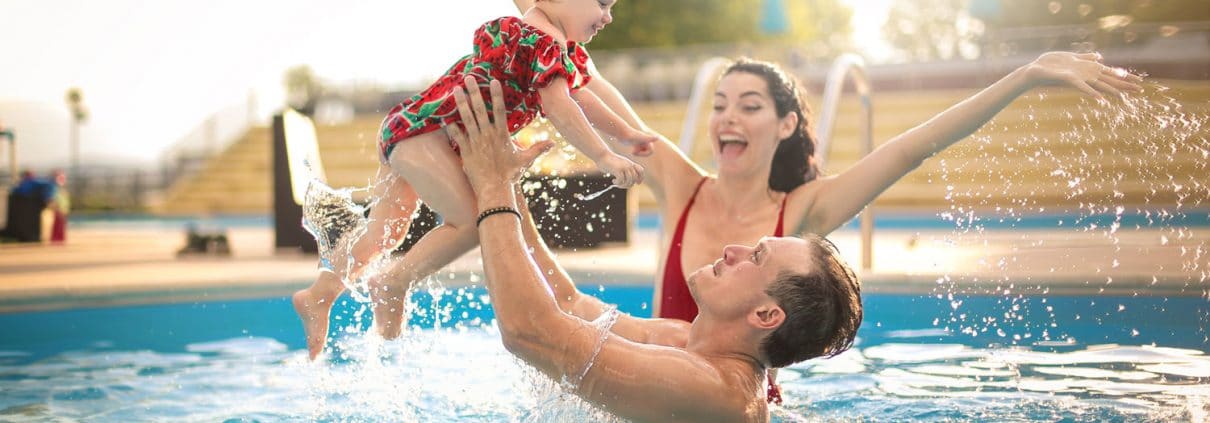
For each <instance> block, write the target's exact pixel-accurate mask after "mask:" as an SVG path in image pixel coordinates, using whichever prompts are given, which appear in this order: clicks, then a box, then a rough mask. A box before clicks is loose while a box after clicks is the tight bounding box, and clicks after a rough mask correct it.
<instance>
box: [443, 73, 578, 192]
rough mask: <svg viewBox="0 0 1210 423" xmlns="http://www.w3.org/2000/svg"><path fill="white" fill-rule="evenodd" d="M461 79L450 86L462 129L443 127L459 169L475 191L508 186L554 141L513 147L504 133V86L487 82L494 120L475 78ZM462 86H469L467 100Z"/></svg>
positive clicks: (507, 135)
mask: <svg viewBox="0 0 1210 423" xmlns="http://www.w3.org/2000/svg"><path fill="white" fill-rule="evenodd" d="M463 83H464V85H463V86H461V87H458V88H457V89H455V90H454V100H455V101H456V102H457V103H458V114H459V116H461V117H462V124H463V126H465V127H466V131H465V132H463V131H462V130H461V129H459V128H458V126H457V125H450V126H448V127H446V131H447V132H449V134H450V137H451V138H453V139H454V142H455V143H457V144H458V149H459V150H460V151H461V152H462V169H463V170H464V171H465V172H466V177H467V179H468V180H470V183H471V188H473V189H474V190H475V192H476V193H479V192H481V190H483V189H485V188H488V187H494V186H496V185H503V187H507V186H511V185H512V184H514V183H515V182H516V181H517V180H518V179H520V177H521V172H522V171H524V170H525V169H526V168H528V167H529V165H530V164H532V163H533V162H534V160H536V159H537V158H538V156H541V155H542V153H545V152H546V151H547V150H549V149H550V147H551V146H553V145H554V143H553V142H551V141H540V142H537V143H534V145H532V146H530V147H529V148H527V149H525V150H519V149H517V146H516V145H515V144H513V142H512V139H511V137H510V135H509V133H508V119H506V118H505V116H508V115H507V114H506V113H505V112H504V90H503V89H501V88H500V81H497V80H492V81H491V85H490V86H491V89H490V90H491V94H492V114H491V115H490V116H496V117H497V118H496V119H495V121H494V122H493V121H492V119H491V118H490V116H489V115H488V113H487V106H486V105H485V104H484V103H483V96H482V95H481V94H480V93H479V88H478V84H477V83H476V82H475V78H474V77H472V76H467V77H466V79H464V80H463ZM466 87H471V90H470V93H469V96H470V100H469V101H468V100H467V95H468V94H467V91H466V90H465V89H466ZM493 184H494V185H493ZM503 187H501V188H503Z"/></svg>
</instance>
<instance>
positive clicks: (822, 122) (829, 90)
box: [816, 53, 874, 270]
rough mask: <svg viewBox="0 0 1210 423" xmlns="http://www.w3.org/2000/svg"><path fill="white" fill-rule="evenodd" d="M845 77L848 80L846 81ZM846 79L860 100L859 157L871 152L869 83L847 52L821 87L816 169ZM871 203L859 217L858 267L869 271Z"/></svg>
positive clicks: (827, 147) (826, 150)
mask: <svg viewBox="0 0 1210 423" xmlns="http://www.w3.org/2000/svg"><path fill="white" fill-rule="evenodd" d="M846 76H847V77H849V78H846ZM846 79H851V80H852V81H853V88H854V89H855V90H856V91H857V96H858V98H859V99H860V100H861V120H862V123H863V124H862V125H861V146H862V147H861V157H865V156H866V155H868V154H870V152H873V151H874V107H873V103H872V102H871V101H870V81H869V78H867V77H866V73H865V61H864V60H862V58H861V56H858V55H856V54H852V53H847V54H843V55H841V56H840V57H837V58H836V60H835V61H833V62H832V68H831V70H829V71H828V79H827V83H826V85H825V86H824V96H823V110H821V111H820V114H819V120H818V121H817V122H818V124H819V126H818V127H817V129H818V131H817V132H816V133H817V134H818V136H819V146H818V149H817V154H818V155H819V167H821V168H822V167H824V166H826V165H827V163H828V156H830V155H831V154H830V152H831V151H832V150H831V147H832V131H833V129H834V128H835V125H836V113H837V111H838V110H839V109H840V95H841V93H842V91H843V89H844V82H845V80H846ZM873 207H874V206H873V204H872V203H871V204H868V205H866V207H865V209H863V210H862V211H861V214H859V216H860V217H859V219H860V221H861V268H862V270H870V269H871V268H873V266H874V210H873Z"/></svg>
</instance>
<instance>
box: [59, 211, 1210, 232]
mask: <svg viewBox="0 0 1210 423" xmlns="http://www.w3.org/2000/svg"><path fill="white" fill-rule="evenodd" d="M968 218H969V217H968ZM1114 222H1117V223H1118V224H1119V225H1121V227H1122V228H1127V229H1129V228H1153V229H1154V228H1170V227H1210V210H1205V209H1200V210H1196V209H1195V210H1186V211H1185V212H1182V213H1168V212H1161V211H1151V212H1149V211H1137V210H1135V211H1126V212H1123V213H1122V214H1121V215H1116V214H1111V213H1102V214H1096V213H1085V212H1083V211H1081V212H1080V213H1075V214H1072V213H1049V214H1048V213H1030V214H1028V215H1020V216H998V215H994V214H992V215H987V216H981V217H978V218H977V219H975V220H974V221H966V220H964V221H962V222H955V220H954V219H953V218H951V217H948V216H945V215H943V214H938V213H902V212H898V213H886V212H881V213H879V212H877V211H876V212H875V213H874V226H875V228H877V229H889V230H895V229H911V230H941V231H947V230H953V229H954V228H955V226H956V225H957V226H963V227H965V226H975V225H977V226H979V227H983V228H986V229H992V230H996V229H1053V228H1078V227H1086V226H1089V225H1096V226H1097V227H1107V226H1110V225H1112V224H1113V223H1114ZM71 224H72V225H73V227H80V228H122V229H133V228H144V229H171V228H179V229H182V230H184V228H185V227H186V226H188V225H190V224H192V225H196V226H199V227H201V228H203V229H207V228H267V227H271V226H273V219H272V218H271V217H270V216H267V215H218V216H210V217H190V216H178V217H164V216H150V215H138V214H129V213H123V214H94V215H81V216H75V215H73V216H72V217H71ZM660 224H661V223H660V218H659V213H655V212H652V211H640V212H639V213H637V214H636V215H635V221H634V225H635V228H636V229H640V230H643V229H656V228H659V227H660ZM858 228H859V221H858V219H853V220H851V221H849V222H848V223H847V224H846V225H845V226H844V227H843V228H841V229H842V230H845V229H848V230H857V229H858Z"/></svg>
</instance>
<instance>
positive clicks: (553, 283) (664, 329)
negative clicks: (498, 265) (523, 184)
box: [516, 192, 689, 348]
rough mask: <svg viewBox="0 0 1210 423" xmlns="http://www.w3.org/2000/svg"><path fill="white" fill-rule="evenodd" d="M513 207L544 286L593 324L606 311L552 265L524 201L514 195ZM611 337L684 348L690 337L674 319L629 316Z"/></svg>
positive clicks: (685, 326) (562, 306) (686, 325)
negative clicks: (544, 279) (515, 205)
mask: <svg viewBox="0 0 1210 423" xmlns="http://www.w3.org/2000/svg"><path fill="white" fill-rule="evenodd" d="M516 204H517V205H518V206H519V209H520V211H521V216H522V217H523V219H522V221H521V232H522V235H523V237H524V238H525V244H526V245H528V246H529V248H531V249H532V250H533V251H532V256H533V258H534V261H535V262H536V263H537V265H538V269H539V270H540V271H541V273H542V274H543V275H546V283H547V284H549V285H550V289H551V291H552V293H553V294H554V296H555V300H556V301H557V302H558V304H559V309H560V310H563V312H565V313H569V314H571V315H573V316H576V317H579V318H581V319H584V320H594V319H596V318H597V317H599V316H600V315H601V313H604V312H605V310H607V309H608V306H606V305H605V303H604V302H602V301H601V300H600V299H598V298H596V297H593V296H591V295H584V294H583V293H581V292H580V291H579V289H577V288H576V284H575V282H574V281H572V279H571V276H570V275H568V274H567V272H566V271H565V270H563V266H560V265H559V263H558V262H556V261H555V255H554V253H552V252H551V251H550V249H549V248H547V246H546V242H544V241H543V240H542V236H541V235H540V234H539V233H538V227H537V225H535V224H534V220H533V215H531V214H530V212H529V207H528V206H527V205H526V204H525V198H524V197H523V196H522V195H521V193H520V192H517V198H516ZM611 332H613V333H614V334H616V335H618V336H621V337H623V338H626V339H629V340H631V341H634V342H637V343H640V344H655V345H665V346H670V347H678V348H684V347H685V341H686V340H687V339H688V336H689V323H688V322H685V321H682V320H677V319H640V318H637V317H634V316H631V315H629V314H621V315H619V316H618V320H617V322H616V323H614V325H613V329H612V330H611Z"/></svg>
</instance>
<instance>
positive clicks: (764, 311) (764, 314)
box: [748, 303, 786, 330]
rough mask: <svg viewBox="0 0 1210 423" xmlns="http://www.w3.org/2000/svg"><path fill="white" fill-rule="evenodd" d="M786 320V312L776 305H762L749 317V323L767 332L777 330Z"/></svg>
mask: <svg viewBox="0 0 1210 423" xmlns="http://www.w3.org/2000/svg"><path fill="white" fill-rule="evenodd" d="M785 320H786V312H785V311H784V310H782V309H781V307H778V306H777V304H774V303H770V304H766V305H762V306H760V307H758V308H757V309H756V310H753V311H752V313H751V314H749V315H748V323H751V324H752V326H756V327H757V328H760V329H766V330H773V329H777V327H778V326H781V324H782V322H784V321H785Z"/></svg>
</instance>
